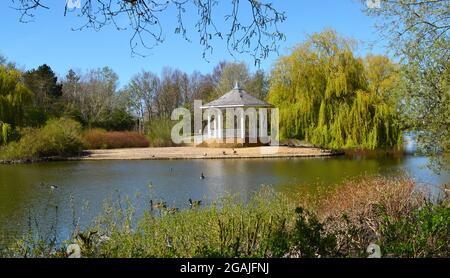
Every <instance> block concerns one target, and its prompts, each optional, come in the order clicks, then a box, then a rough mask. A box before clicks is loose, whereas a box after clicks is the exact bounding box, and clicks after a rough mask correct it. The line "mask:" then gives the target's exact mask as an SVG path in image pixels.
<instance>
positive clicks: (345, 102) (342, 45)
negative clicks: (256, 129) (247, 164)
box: [268, 30, 401, 149]
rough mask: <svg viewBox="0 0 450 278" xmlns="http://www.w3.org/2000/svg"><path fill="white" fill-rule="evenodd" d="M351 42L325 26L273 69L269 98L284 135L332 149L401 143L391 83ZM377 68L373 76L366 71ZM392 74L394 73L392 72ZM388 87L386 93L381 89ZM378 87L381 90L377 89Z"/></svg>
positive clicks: (393, 145) (377, 146)
mask: <svg viewBox="0 0 450 278" xmlns="http://www.w3.org/2000/svg"><path fill="white" fill-rule="evenodd" d="M352 44H353V43H352V41H350V40H348V39H345V38H342V37H339V36H338V35H337V34H336V32H334V31H332V30H326V31H324V32H322V33H316V34H313V35H311V36H310V38H309V40H308V41H307V42H305V43H304V44H301V45H299V46H298V47H297V48H296V49H294V50H293V52H292V53H291V55H289V56H285V57H281V58H280V59H279V61H278V62H277V64H276V65H275V68H274V70H273V72H272V79H271V88H270V92H269V97H268V100H269V102H270V103H272V104H274V105H275V106H277V107H278V108H279V109H280V132H281V137H282V138H298V139H304V140H307V141H309V142H311V143H313V144H316V145H321V146H326V147H331V148H352V147H363V148H368V149H375V148H381V147H395V146H398V145H399V140H400V139H399V138H400V137H401V133H400V131H399V128H398V126H397V125H396V118H395V114H394V110H393V109H392V108H391V107H390V105H389V102H388V101H387V100H386V99H387V98H389V97H386V95H387V96H389V93H390V90H391V89H392V86H388V85H385V83H388V84H389V82H387V81H386V79H391V78H393V77H392V76H391V73H390V74H388V75H387V76H383V75H381V76H380V75H376V74H375V73H377V72H378V71H381V70H383V71H384V70H385V68H387V67H388V66H391V64H386V65H383V64H382V68H381V69H377V68H375V67H372V65H373V64H374V63H371V62H372V60H373V59H370V60H368V63H367V66H366V65H365V63H364V61H363V60H362V59H361V58H356V57H354V55H353V50H352V48H353V47H352ZM367 71H368V72H371V73H372V72H374V73H373V74H372V75H371V76H377V77H380V80H377V79H375V78H372V79H371V76H369V78H367V76H366V72H367ZM392 74H393V73H392ZM380 86H383V87H382V88H383V94H381V93H379V92H378V91H380V90H378V88H379V87H380ZM375 88H377V91H376V92H375V91H373V90H375Z"/></svg>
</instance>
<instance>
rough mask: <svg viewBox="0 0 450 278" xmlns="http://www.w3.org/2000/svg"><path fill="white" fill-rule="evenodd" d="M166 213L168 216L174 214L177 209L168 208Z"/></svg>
mask: <svg viewBox="0 0 450 278" xmlns="http://www.w3.org/2000/svg"><path fill="white" fill-rule="evenodd" d="M166 211H167V213H168V214H175V213H177V212H178V211H179V209H178V208H168V209H166Z"/></svg>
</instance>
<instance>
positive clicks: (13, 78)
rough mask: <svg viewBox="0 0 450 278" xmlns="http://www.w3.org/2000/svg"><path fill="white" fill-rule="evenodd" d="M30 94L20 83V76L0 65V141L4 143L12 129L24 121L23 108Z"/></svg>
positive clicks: (15, 71) (28, 100) (16, 72)
mask: <svg viewBox="0 0 450 278" xmlns="http://www.w3.org/2000/svg"><path fill="white" fill-rule="evenodd" d="M31 97H32V93H31V92H30V90H29V89H28V88H27V87H26V86H25V85H24V83H23V82H22V74H21V73H20V72H19V71H17V70H15V69H13V68H7V67H4V66H1V65H0V129H1V130H0V131H1V136H0V139H1V140H0V141H3V143H6V140H7V138H8V133H9V131H10V130H11V128H12V127H14V126H16V125H20V124H22V122H23V119H24V107H25V105H26V104H27V103H29V102H30V101H31Z"/></svg>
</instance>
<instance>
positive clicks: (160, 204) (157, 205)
mask: <svg viewBox="0 0 450 278" xmlns="http://www.w3.org/2000/svg"><path fill="white" fill-rule="evenodd" d="M165 208H167V203H166V202H164V201H161V202H157V203H155V204H153V200H150V210H152V211H153V209H165Z"/></svg>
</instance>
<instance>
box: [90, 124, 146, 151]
mask: <svg viewBox="0 0 450 278" xmlns="http://www.w3.org/2000/svg"><path fill="white" fill-rule="evenodd" d="M83 142H84V147H85V148H86V149H117V148H145V147H148V146H149V142H148V140H147V138H145V136H143V135H140V134H139V133H137V132H131V131H106V130H103V129H91V130H88V131H86V132H85V133H84V134H83Z"/></svg>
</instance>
